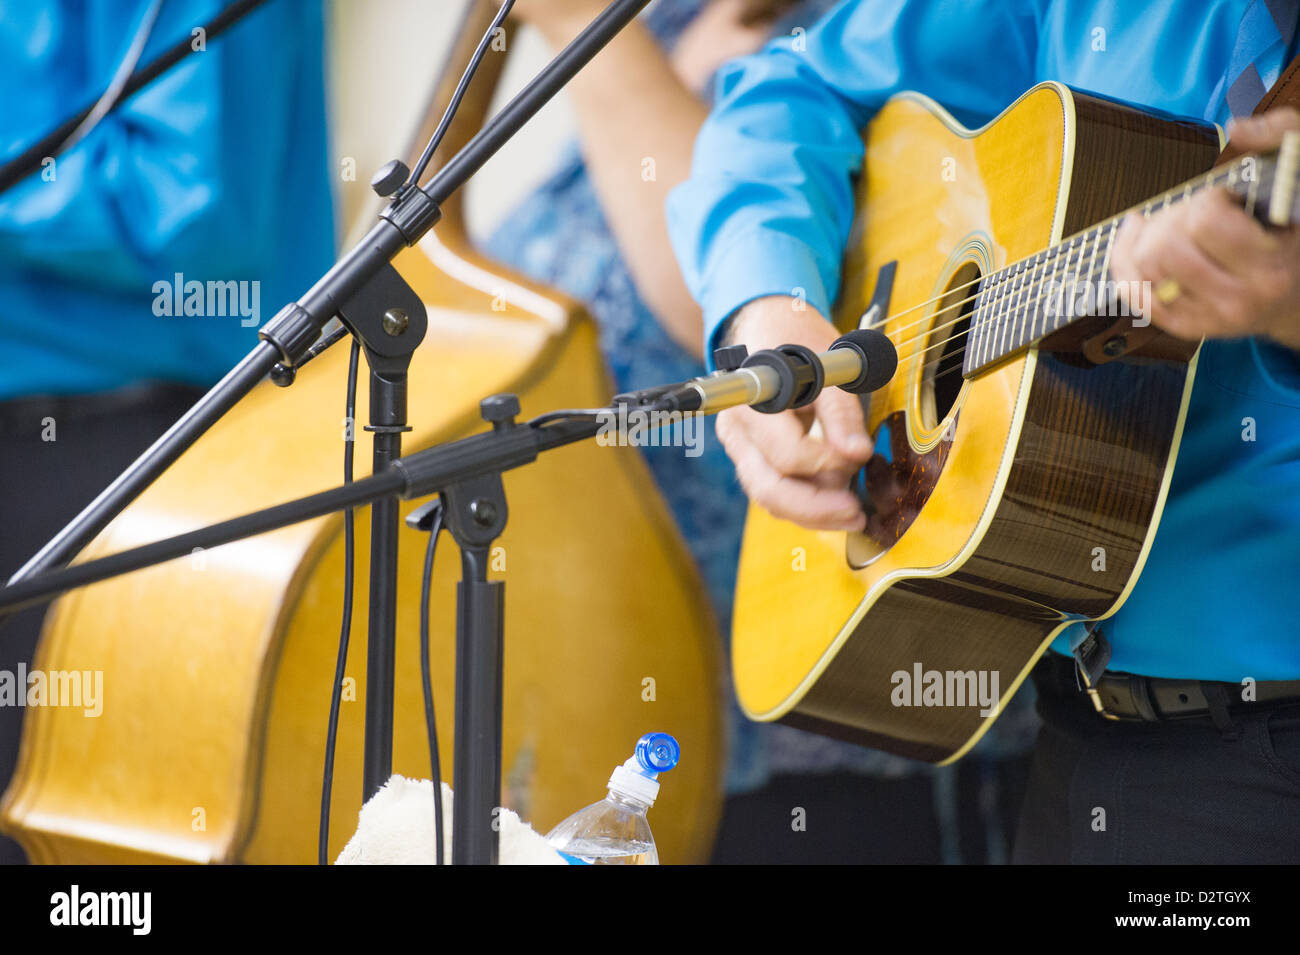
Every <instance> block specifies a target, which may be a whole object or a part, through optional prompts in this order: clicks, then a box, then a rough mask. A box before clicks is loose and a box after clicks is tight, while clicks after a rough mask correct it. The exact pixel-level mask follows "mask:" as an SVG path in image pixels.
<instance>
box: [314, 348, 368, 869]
mask: <svg viewBox="0 0 1300 955" xmlns="http://www.w3.org/2000/svg"><path fill="white" fill-rule="evenodd" d="M360 358H361V342H360V341H359V340H358V339H356V338H354V339H352V352H351V355H350V356H349V358H348V385H347V400H346V404H345V407H346V411H345V418H344V426H345V430H344V432H343V483H344V484H351V483H352V469H353V458H354V456H355V454H354V452H355V450H356V443H357V438H356V430H357V428H356V424H357V366H358V365H359V364H360ZM355 512H356V509H355V508H352V507H349V508H348V509H347V510H345V511H344V512H343V622H342V624H341V625H340V627H339V650H338V660H337V662H336V663H335V664H334V686H333V688H332V689H331V691H330V718H329V727H328V728H327V729H326V731H325V777H324V779H323V781H322V782H321V790H320V831H319V843H318V845H317V849H316V861H317V863H318V864H320V865H329V843H330V798H331V796H332V795H333V792H334V751H335V745H336V743H337V741H338V729H339V707H340V706H341V705H342V702H343V678H344V675H345V673H346V670H347V665H348V643H349V642H350V637H351V635H352V588H353V575H354V566H353V565H354V562H355V558H356V513H355Z"/></svg>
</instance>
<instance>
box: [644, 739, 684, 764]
mask: <svg viewBox="0 0 1300 955" xmlns="http://www.w3.org/2000/svg"><path fill="white" fill-rule="evenodd" d="M681 755H682V748H681V746H679V745H678V744H677V740H675V739H673V738H672V737H671V736H669V735H668V734H667V733H646V735H645V736H642V737H641V738H640V739H639V740H637V741H636V761H637V763H639V764H640V765H641V767H642V768H643V769H645V770H646V771H647V772H651V773H666V772H668V770H670V769H672V768H673V767H674V766H676V765H677V760H678V759H680V758H681Z"/></svg>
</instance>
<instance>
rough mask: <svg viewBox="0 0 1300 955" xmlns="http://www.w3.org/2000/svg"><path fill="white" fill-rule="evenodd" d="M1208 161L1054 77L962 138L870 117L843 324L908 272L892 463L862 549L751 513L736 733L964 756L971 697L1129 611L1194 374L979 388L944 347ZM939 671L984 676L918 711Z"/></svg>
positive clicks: (1143, 363)
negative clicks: (985, 302) (885, 279)
mask: <svg viewBox="0 0 1300 955" xmlns="http://www.w3.org/2000/svg"><path fill="white" fill-rule="evenodd" d="M1218 151H1219V142H1218V135H1217V132H1216V130H1215V129H1214V128H1213V127H1205V126H1199V125H1195V124H1191V123H1183V122H1177V121H1171V120H1168V119H1159V118H1154V117H1151V116H1148V115H1146V114H1144V113H1141V112H1139V111H1137V110H1135V109H1132V108H1130V107H1125V106H1120V105H1118V104H1113V103H1110V102H1106V101H1102V100H1098V99H1094V98H1091V97H1086V96H1083V95H1080V94H1075V93H1072V92H1071V91H1070V90H1068V89H1066V88H1065V87H1063V86H1060V85H1059V84H1043V85H1041V86H1037V87H1035V88H1034V89H1032V90H1030V91H1029V92H1028V93H1026V94H1025V95H1024V96H1023V97H1021V98H1020V99H1019V100H1018V101H1017V102H1016V103H1015V104H1013V105H1012V106H1011V107H1010V108H1009V109H1008V110H1007V111H1006V112H1005V113H1003V114H1002V115H1001V116H1000V117H999V118H998V119H996V120H995V121H993V122H992V123H990V124H989V125H988V126H986V127H984V128H983V129H982V130H979V131H977V132H971V131H969V130H966V129H964V128H962V127H961V126H960V125H958V124H957V123H956V122H955V121H954V120H953V119H952V118H951V117H949V116H948V115H947V114H946V113H944V112H943V111H942V110H941V109H940V108H939V107H937V106H936V105H935V104H934V103H932V102H931V101H929V100H927V99H925V98H923V97H920V96H916V95H913V94H904V95H903V96H900V97H896V98H894V99H893V100H891V101H890V102H889V103H888V104H886V106H885V107H884V108H883V109H882V110H881V112H880V113H879V114H878V115H877V117H876V119H875V120H874V121H873V122H872V124H871V126H870V127H869V129H868V131H867V134H866V164H865V172H864V175H863V177H862V180H861V182H860V183H859V189H858V196H857V199H858V203H857V209H858V220H857V226H856V227H855V229H854V232H853V235H852V236H851V237H850V241H849V250H848V253H847V256H846V260H845V269H844V285H843V292H842V295H841V299H840V301H839V303H838V305H837V308H836V312H835V317H836V320H837V324H838V325H839V326H840V327H841V328H842V329H847V328H852V327H856V326H857V324H858V318H859V316H861V315H863V313H864V312H865V311H866V310H867V307H868V303H869V302H871V300H872V298H873V293H874V292H875V291H876V289H875V285H876V282H877V276H878V275H879V270H880V268H881V267H882V266H885V265H886V264H888V263H897V265H896V271H895V273H894V275H893V284H892V294H891V297H890V301H889V302H888V303H887V306H886V307H885V308H884V310H883V312H884V314H886V315H889V316H892V317H891V318H890V319H889V320H888V321H887V323H886V324H884V325H877V327H881V328H882V329H883V330H884V331H885V332H886V334H888V335H889V336H890V338H891V339H893V340H894V341H895V342H896V343H899V344H900V347H899V368H898V372H897V374H896V375H895V377H894V379H893V381H892V382H891V383H890V385H889V386H888V387H887V388H886V389H884V390H882V391H880V392H877V393H876V394H875V395H873V396H872V397H871V399H870V403H869V406H868V416H867V417H868V428H869V430H870V431H871V433H872V434H873V435H874V436H875V438H876V441H877V453H878V455H879V454H882V453H887V454H888V456H889V459H890V460H889V461H888V462H885V461H884V460H878V461H876V462H874V463H873V465H872V466H870V467H869V468H868V469H867V472H866V475H867V476H866V478H865V485H866V487H867V490H868V493H869V498H870V500H871V502H873V505H874V510H875V513H874V514H871V515H870V519H869V524H868V528H867V532H866V533H864V534H844V533H836V532H822V531H810V530H806V529H803V528H800V527H798V526H796V525H794V524H792V523H789V522H786V521H782V520H778V519H776V518H774V517H772V516H771V515H769V514H767V513H766V512H765V511H763V510H761V509H759V508H757V507H753V508H751V511H750V515H749V521H748V524H747V526H746V531H745V541H744V546H743V549H742V552H741V563H740V574H739V581H738V585H737V595H736V611H735V630H734V637H733V660H734V662H733V666H734V671H735V683H736V688H737V692H738V695H739V698H740V702H741V705H742V707H743V709H744V710H745V712H746V713H747V714H748V715H749V716H750V717H751V718H753V719H757V720H778V719H779V720H784V721H787V722H789V723H791V724H794V725H797V726H801V727H803V728H808V729H814V730H818V731H821V732H825V733H828V734H830V735H837V736H844V737H848V738H852V739H855V740H858V741H860V742H862V743H864V744H866V745H870V746H873V747H875V748H879V749H884V750H888V751H891V752H895V753H899V754H901V755H904V756H909V757H913V758H917V759H923V760H928V761H931V762H947V761H951V760H955V759H957V758H959V757H960V756H962V755H963V754H964V753H965V752H966V751H967V750H968V749H969V748H970V747H971V746H972V745H974V743H975V742H976V741H977V740H978V739H979V737H980V736H981V735H982V734H983V733H984V731H985V730H987V728H988V727H989V726H990V725H991V724H992V721H993V719H995V718H996V714H997V712H998V711H999V710H1000V705H999V707H997V708H986V707H984V706H982V705H981V704H980V703H979V702H977V701H976V700H975V699H974V698H973V697H974V696H975V692H974V688H975V686H976V685H977V683H978V682H979V681H981V680H983V681H984V685H986V687H987V688H988V689H993V688H996V694H995V697H996V698H997V700H998V702H999V704H1005V702H1006V701H1007V700H1009V699H1010V697H1011V695H1012V694H1013V693H1014V692H1015V690H1016V689H1017V688H1018V687H1019V685H1020V684H1021V682H1022V681H1023V680H1024V679H1025V677H1026V676H1027V674H1028V673H1029V671H1030V669H1031V668H1032V667H1033V665H1034V663H1035V662H1036V661H1037V659H1038V658H1039V656H1041V654H1042V653H1043V652H1044V651H1045V650H1046V648H1047V646H1048V644H1049V643H1050V642H1051V641H1052V639H1053V638H1054V637H1055V636H1056V635H1057V634H1058V633H1059V632H1060V631H1061V630H1062V629H1063V628H1064V627H1066V626H1068V625H1070V624H1071V623H1072V622H1074V621H1078V620H1086V619H1093V620H1095V619H1102V618H1105V617H1106V616H1108V615H1110V614H1112V613H1114V612H1115V610H1117V609H1118V608H1119V606H1120V605H1121V604H1122V603H1123V602H1124V599H1125V598H1126V596H1127V594H1128V592H1129V590H1130V589H1131V587H1132V585H1133V582H1134V581H1135V580H1136V578H1137V575H1138V573H1139V572H1140V571H1141V568H1142V564H1143V561H1144V560H1145V557H1146V554H1147V551H1148V548H1149V547H1150V545H1151V542H1152V539H1153V538H1154V535H1155V529H1156V525H1157V523H1158V520H1159V515H1160V511H1161V508H1162V506H1163V503H1164V499H1165V495H1166V493H1167V491H1168V487H1169V480H1170V476H1171V474H1172V468H1173V462H1174V459H1175V456H1176V454H1177V449H1178V441H1179V437H1180V435H1181V430H1182V421H1183V417H1184V414H1185V412H1186V405H1187V399H1188V396H1189V394H1190V391H1191V385H1192V379H1193V374H1194V369H1195V356H1194V355H1193V356H1192V357H1191V360H1190V361H1186V360H1179V359H1176V358H1173V359H1166V358H1148V357H1137V355H1132V356H1129V357H1125V358H1122V359H1119V360H1116V361H1112V362H1109V363H1106V364H1101V365H1091V364H1090V363H1087V362H1085V361H1083V360H1082V358H1081V357H1080V356H1078V355H1077V353H1075V352H1072V351H1068V350H1067V351H1048V350H1046V349H1043V348H1031V349H1029V350H1028V352H1022V353H1021V354H1020V355H1019V356H1018V357H1013V358H1011V359H1009V360H1007V361H1005V362H1003V363H1002V364H999V365H997V366H994V367H993V368H991V369H988V370H985V371H983V372H981V373H978V374H976V375H974V376H973V377H971V378H969V379H964V378H963V377H962V376H961V375H960V374H959V373H958V372H956V371H954V372H953V373H951V374H947V375H944V374H942V372H936V368H935V359H936V357H937V356H939V355H943V354H949V353H951V355H952V359H951V360H952V361H953V362H955V363H956V365H957V366H958V367H959V366H960V364H961V357H962V354H961V342H962V339H961V335H960V331H961V326H960V325H958V326H956V329H957V332H958V333H957V334H956V337H954V338H952V340H951V341H948V342H947V344H944V339H945V337H946V336H948V335H950V334H952V333H953V327H951V324H952V316H953V315H955V314H957V313H958V311H959V309H960V303H961V302H962V301H963V300H965V299H967V298H968V297H970V296H971V295H973V286H972V287H966V286H967V283H969V282H971V281H972V280H974V279H976V278H978V277H979V276H980V275H985V274H988V273H989V272H991V271H993V270H996V269H999V268H1002V267H1004V266H1006V265H1007V264H1008V263H1012V262H1016V261H1018V260H1020V259H1022V258H1024V257H1027V256H1029V255H1032V254H1034V253H1036V252H1038V251H1039V250H1041V249H1043V248H1046V247H1047V246H1049V245H1052V244H1054V243H1056V242H1058V241H1059V240H1060V239H1061V238H1062V236H1066V235H1070V234H1073V233H1074V232H1076V231H1078V230H1080V229H1082V228H1084V227H1086V226H1088V225H1091V224H1092V223H1094V222H1096V221H1097V220H1099V219H1102V218H1105V217H1107V216H1110V215H1113V214H1114V213H1116V212H1118V211H1119V210H1121V209H1123V208H1126V207H1128V206H1130V205H1133V204H1134V203H1136V202H1139V201H1141V200H1143V199H1145V198H1146V197H1148V196H1150V195H1152V194H1153V193H1155V192H1157V191H1159V190H1160V189H1162V188H1165V187H1168V186H1172V185H1173V184H1175V183H1178V182H1181V181H1182V180H1184V179H1186V178H1188V177H1190V176H1192V175H1195V174H1197V173H1200V172H1204V171H1205V170H1207V169H1209V168H1210V167H1211V165H1213V162H1214V159H1215V157H1216V156H1217V155H1218ZM936 298H939V299H940V301H937V302H933V301H932V300H934V299H936ZM922 303H930V304H928V305H923V304H922ZM916 306H921V307H916ZM945 326H949V327H945ZM1138 354H1140V353H1138ZM945 367H948V366H947V365H945V364H940V365H939V368H940V369H943V368H945ZM886 449H888V450H887V452H886ZM1098 568H1104V569H1098ZM900 671H901V673H903V674H906V676H905V677H904V676H900ZM932 671H937V672H938V673H939V674H941V675H951V674H971V675H973V676H974V677H975V682H969V681H968V682H967V683H965V684H964V686H965V687H967V688H969V689H970V690H971V693H970V696H971V698H970V699H967V700H966V701H965V703H964V704H962V705H953V700H952V699H951V698H944V700H943V702H944V703H946V705H934V702H933V701H931V702H930V703H929V704H927V703H925V701H924V700H923V699H922V689H923V687H922V685H920V684H922V683H923V682H925V681H922V680H917V679H916V678H917V677H918V676H920V675H921V674H928V673H931V672H932ZM981 675H982V676H981ZM929 679H930V678H929V677H926V680H929ZM995 680H996V682H994V681H995ZM958 682H960V681H958ZM949 683H951V681H950V679H949ZM913 684H916V685H913ZM985 710H987V711H985Z"/></svg>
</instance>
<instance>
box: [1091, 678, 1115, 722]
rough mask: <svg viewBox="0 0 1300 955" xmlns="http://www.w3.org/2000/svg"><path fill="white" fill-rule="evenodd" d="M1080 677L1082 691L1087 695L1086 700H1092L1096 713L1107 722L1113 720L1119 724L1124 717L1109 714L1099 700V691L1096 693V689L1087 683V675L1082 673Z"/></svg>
mask: <svg viewBox="0 0 1300 955" xmlns="http://www.w3.org/2000/svg"><path fill="white" fill-rule="evenodd" d="M1081 676H1082V678H1083V690H1084V692H1085V693H1087V694H1088V698H1089V699H1091V700H1092V705H1093V707H1094V708H1095V709H1096V710H1097V712H1098V713H1100V714H1101V715H1102V717H1104V718H1105V719H1108V720H1114V721H1116V722H1120V721H1121V720H1123V719H1124V717H1122V716H1119V715H1118V714H1116V713H1111V712H1110V711H1109V710H1107V709H1106V704H1105V703H1103V702H1102V700H1101V693H1100V691H1098V689H1097V688H1096V687H1095V686H1093V685H1092V684H1091V683H1090V682H1089V681H1088V674H1086V673H1083V674H1081Z"/></svg>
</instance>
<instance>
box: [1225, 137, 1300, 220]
mask: <svg viewBox="0 0 1300 955" xmlns="http://www.w3.org/2000/svg"><path fill="white" fill-rule="evenodd" d="M1226 188H1227V190H1228V191H1229V192H1230V193H1232V194H1233V195H1235V196H1236V197H1237V198H1238V199H1240V200H1241V203H1242V205H1243V206H1244V207H1245V209H1246V211H1247V212H1248V213H1250V215H1252V216H1254V217H1255V218H1256V219H1258V220H1259V221H1260V222H1262V223H1264V224H1265V225H1268V226H1273V227H1274V228H1279V229H1282V228H1286V227H1288V226H1293V225H1296V224H1297V223H1300V131H1291V132H1287V133H1284V134H1283V136H1282V143H1281V145H1280V146H1278V147H1277V148H1276V149H1273V150H1269V151H1267V152H1262V153H1252V154H1250V155H1248V156H1242V157H1240V158H1239V159H1235V160H1233V161H1232V164H1231V165H1230V166H1229V168H1228V181H1227V183H1226Z"/></svg>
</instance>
